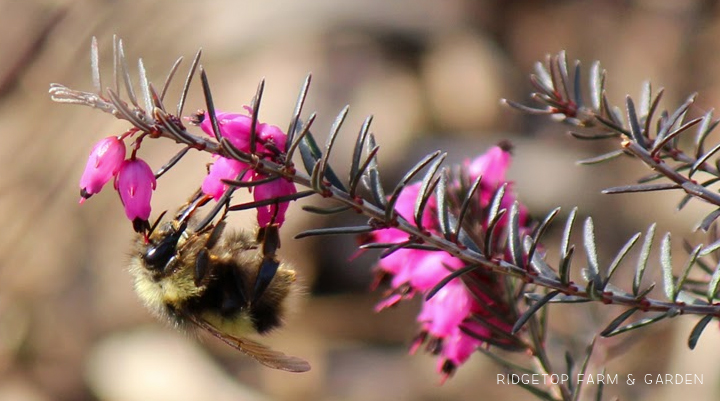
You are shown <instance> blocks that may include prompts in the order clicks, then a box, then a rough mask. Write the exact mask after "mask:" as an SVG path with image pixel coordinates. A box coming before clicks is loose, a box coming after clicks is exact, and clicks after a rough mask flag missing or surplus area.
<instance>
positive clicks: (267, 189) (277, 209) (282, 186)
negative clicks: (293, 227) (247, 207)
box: [253, 174, 297, 227]
mask: <svg viewBox="0 0 720 401" xmlns="http://www.w3.org/2000/svg"><path fill="white" fill-rule="evenodd" d="M265 178H267V177H266V176H263V175H261V174H258V175H256V176H255V177H254V179H253V180H254V181H255V180H263V179H265ZM296 192H297V189H295V183H294V182H292V181H288V180H286V179H284V178H282V177H281V178H278V179H276V180H273V181H271V182H268V183H266V184H261V185H258V186H256V187H254V188H253V193H254V195H255V201H256V202H258V201H262V200H265V199H273V198H277V197H280V196H287V195H292V194H294V193H296ZM288 206H289V202H287V201H286V202H280V203H273V204H270V205H266V206H260V207H258V208H257V210H258V214H257V219H258V224H259V225H260V227H265V226H267V225H268V224H270V221H271V220H272V219H273V217H274V218H275V223H277V224H278V225H280V226H282V224H283V222H285V212H286V211H287V208H288Z"/></svg>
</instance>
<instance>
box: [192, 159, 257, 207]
mask: <svg viewBox="0 0 720 401" xmlns="http://www.w3.org/2000/svg"><path fill="white" fill-rule="evenodd" d="M247 168H248V165H247V164H246V163H243V162H241V161H237V160H234V159H228V158H226V157H218V158H217V160H215V163H213V164H212V166H210V171H209V172H208V175H207V176H205V179H204V180H203V183H202V187H201V188H202V191H203V193H204V194H206V195H210V196H212V197H213V199H215V200H217V199H219V198H220V197H221V196H222V195H223V193H225V191H226V190H227V189H228V185H227V184H225V183H223V182H222V180H234V179H236V178H237V176H238V174H240V172H241V171H243V170H244V169H247ZM247 177H249V174H246V175H244V176H243V179H245V178H247Z"/></svg>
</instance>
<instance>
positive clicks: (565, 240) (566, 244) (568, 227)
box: [560, 207, 578, 256]
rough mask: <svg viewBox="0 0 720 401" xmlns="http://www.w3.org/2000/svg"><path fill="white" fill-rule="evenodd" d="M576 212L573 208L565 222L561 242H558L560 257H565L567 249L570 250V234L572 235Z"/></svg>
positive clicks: (575, 208)
mask: <svg viewBox="0 0 720 401" xmlns="http://www.w3.org/2000/svg"><path fill="white" fill-rule="evenodd" d="M577 210H578V208H577V207H574V208H573V209H572V210H571V211H570V214H569V215H568V218H567V221H566V222H565V229H564V230H563V235H562V240H561V241H560V256H563V255H567V253H568V249H570V234H572V226H573V223H574V222H575V216H576V215H577Z"/></svg>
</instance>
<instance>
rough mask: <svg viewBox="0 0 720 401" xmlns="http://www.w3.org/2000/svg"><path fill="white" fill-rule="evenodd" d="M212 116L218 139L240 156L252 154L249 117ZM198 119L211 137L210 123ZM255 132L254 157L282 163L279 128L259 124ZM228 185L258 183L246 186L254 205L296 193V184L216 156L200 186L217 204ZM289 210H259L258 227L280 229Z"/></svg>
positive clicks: (279, 205)
mask: <svg viewBox="0 0 720 401" xmlns="http://www.w3.org/2000/svg"><path fill="white" fill-rule="evenodd" d="M215 116H216V117H217V122H218V127H219V129H220V134H221V136H222V137H223V138H226V139H227V140H228V141H229V142H230V143H231V144H232V145H233V146H234V147H235V148H236V149H238V150H240V151H241V152H244V153H248V154H250V153H252V151H253V149H252V139H251V130H252V117H250V116H247V115H244V114H237V113H226V112H220V111H218V112H216V113H215ZM199 117H200V118H202V122H200V128H202V130H203V131H204V132H205V133H206V134H208V135H210V136H214V133H213V128H212V124H211V122H210V119H209V118H207V117H206V116H199ZM255 129H256V137H255V149H254V153H253V154H255V155H256V156H258V157H259V158H261V159H267V160H271V161H273V162H275V163H278V164H279V163H282V162H284V150H285V145H286V141H287V135H285V133H284V132H283V131H282V130H281V129H280V128H278V127H276V126H274V125H270V124H264V123H258V124H257V126H256V128H255ZM227 181H240V182H246V183H252V182H255V183H257V185H250V186H248V188H249V189H250V191H251V192H252V193H253V196H254V200H255V201H256V202H260V201H263V200H267V199H274V198H279V197H283V196H287V195H292V194H294V193H296V192H297V189H296V188H295V184H294V183H293V182H292V181H290V180H287V179H284V178H282V177H277V178H275V179H273V178H272V177H270V176H268V175H267V174H263V173H261V172H258V171H256V170H254V169H253V167H252V166H251V165H250V164H248V163H244V162H241V161H239V160H234V159H230V158H226V157H222V156H217V155H216V156H215V162H214V163H213V165H212V166H210V170H209V172H208V175H207V176H206V177H205V180H204V181H203V183H202V191H203V192H204V193H205V194H206V195H209V196H211V197H212V198H213V199H215V200H217V199H219V198H220V197H221V196H222V195H223V193H225V191H226V190H227V189H228V184H227V183H226V182H227ZM288 206H289V202H280V203H276V204H275V203H274V204H270V205H267V206H261V207H258V208H257V212H258V215H257V219H258V224H259V225H260V226H261V227H264V226H266V225H268V224H270V223H271V222H274V223H276V224H278V225H282V224H283V222H284V221H285V212H286V211H287V208H288Z"/></svg>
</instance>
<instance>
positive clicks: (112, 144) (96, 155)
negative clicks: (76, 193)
mask: <svg viewBox="0 0 720 401" xmlns="http://www.w3.org/2000/svg"><path fill="white" fill-rule="evenodd" d="M123 160H125V142H123V141H122V140H120V139H118V138H117V137H115V136H110V137H107V138H104V139H102V140H100V142H98V143H96V144H95V146H94V147H93V149H92V151H91V152H90V157H88V160H87V164H86V165H85V171H83V174H82V177H80V196H81V198H80V203H82V202H83V201H84V200H85V199H87V198H89V197H90V196H92V195H93V194H96V193H98V192H100V190H101V189H102V187H103V186H105V184H107V183H108V181H110V179H111V178H113V176H114V175H115V174H117V172H118V170H119V169H120V165H121V164H122V162H123Z"/></svg>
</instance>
